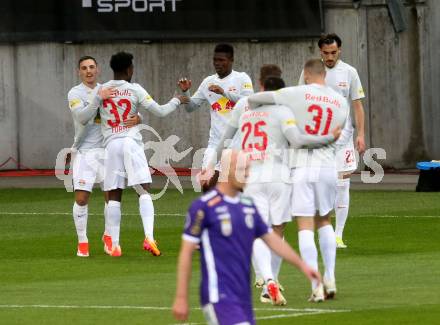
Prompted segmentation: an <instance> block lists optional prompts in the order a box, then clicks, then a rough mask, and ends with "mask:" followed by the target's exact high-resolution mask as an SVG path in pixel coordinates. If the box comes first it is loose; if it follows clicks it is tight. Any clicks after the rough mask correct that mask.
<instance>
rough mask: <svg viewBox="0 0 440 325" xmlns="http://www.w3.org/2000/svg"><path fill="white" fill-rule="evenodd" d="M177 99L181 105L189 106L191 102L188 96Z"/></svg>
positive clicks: (180, 96)
mask: <svg viewBox="0 0 440 325" xmlns="http://www.w3.org/2000/svg"><path fill="white" fill-rule="evenodd" d="M176 98H177V99H178V100H180V104H188V103H189V102H190V99H189V97H188V96H183V95H179V96H176Z"/></svg>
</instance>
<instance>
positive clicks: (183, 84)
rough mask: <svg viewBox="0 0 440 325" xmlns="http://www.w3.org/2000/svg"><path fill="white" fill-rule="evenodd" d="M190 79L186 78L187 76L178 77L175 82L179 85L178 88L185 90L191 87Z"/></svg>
mask: <svg viewBox="0 0 440 325" xmlns="http://www.w3.org/2000/svg"><path fill="white" fill-rule="evenodd" d="M191 84H192V83H191V80H189V79H187V78H182V79H179V81H178V82H177V85H178V86H179V88H180V90H182V91H187V90H188V89H190V88H191Z"/></svg>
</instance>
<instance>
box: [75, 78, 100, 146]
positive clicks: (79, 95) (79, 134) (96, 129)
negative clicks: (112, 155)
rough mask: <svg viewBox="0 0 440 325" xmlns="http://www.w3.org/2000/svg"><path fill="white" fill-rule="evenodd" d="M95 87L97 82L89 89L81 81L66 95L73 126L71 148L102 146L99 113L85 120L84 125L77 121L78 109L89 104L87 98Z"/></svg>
mask: <svg viewBox="0 0 440 325" xmlns="http://www.w3.org/2000/svg"><path fill="white" fill-rule="evenodd" d="M97 87H99V84H98V85H96V87H95V88H94V89H91V88H89V87H87V86H86V85H85V84H83V83H81V84H79V85H77V86H75V87H73V88H72V89H71V90H70V91H69V93H68V95H67V100H68V102H69V108H70V112H71V114H72V117H73V122H74V123H73V124H74V128H75V137H74V143H73V145H72V148H73V149H76V150H86V149H95V148H102V145H103V136H102V133H101V127H100V124H101V120H100V117H99V114H97V115H96V117H95V118H92V119H90V120H88V122H85V123H86V124H85V125H83V124H82V123H81V122H80V121H79V117H78V114H77V113H78V111H80V110H82V109H84V108H85V107H86V106H87V105H88V104H89V102H90V101H89V98H90V96H91V95H92V93H93V92H94V90H95V89H97Z"/></svg>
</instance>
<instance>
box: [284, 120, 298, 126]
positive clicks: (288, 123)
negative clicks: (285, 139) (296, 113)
mask: <svg viewBox="0 0 440 325" xmlns="http://www.w3.org/2000/svg"><path fill="white" fill-rule="evenodd" d="M284 123H285V124H286V125H296V121H295V120H293V119H288V120H286V121H285V122H284Z"/></svg>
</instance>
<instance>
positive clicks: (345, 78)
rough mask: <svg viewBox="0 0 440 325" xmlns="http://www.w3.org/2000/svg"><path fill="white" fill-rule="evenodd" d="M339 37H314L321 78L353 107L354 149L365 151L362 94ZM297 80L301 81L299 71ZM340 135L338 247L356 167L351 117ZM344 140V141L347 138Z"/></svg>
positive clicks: (337, 212) (301, 82) (337, 201)
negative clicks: (321, 65) (321, 64)
mask: <svg viewBox="0 0 440 325" xmlns="http://www.w3.org/2000/svg"><path fill="white" fill-rule="evenodd" d="M341 45H342V41H341V39H340V38H339V36H338V35H336V34H328V35H323V36H322V37H321V38H320V40H319V41H318V46H319V49H320V52H321V58H322V61H323V62H324V64H325V66H326V71H327V75H326V78H325V82H326V84H327V85H328V86H330V87H332V88H333V89H334V90H335V91H337V92H338V93H339V94H341V95H342V96H343V97H344V98H346V100H347V101H348V105H351V106H352V107H353V112H354V118H355V125H356V133H357V136H356V141H355V143H356V150H357V151H358V152H359V154H362V153H364V152H365V126H364V120H365V114H364V108H363V105H362V98H364V97H365V94H364V90H363V88H362V84H361V81H360V78H359V75H358V73H357V71H356V69H355V68H354V67H352V66H351V65H349V64H347V63H345V62H343V61H342V60H341V59H340V56H341ZM299 83H300V84H304V78H303V75H301V77H300V81H299ZM343 134H344V136H343V137H341V140H340V141H339V142H338V145H339V149H338V151H337V160H336V168H337V170H338V184H337V196H336V201H335V214H336V230H335V232H336V243H337V247H338V248H346V247H347V245H345V244H344V241H343V240H342V235H343V231H344V227H345V222H346V221H347V217H348V208H349V203H350V176H351V174H352V173H353V172H354V171H355V170H356V168H357V160H356V153H355V151H354V149H355V148H354V145H353V135H354V128H353V123H352V122H351V118H350V120H349V123H346V124H345V128H344V130H343ZM347 140H348V141H347Z"/></svg>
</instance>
